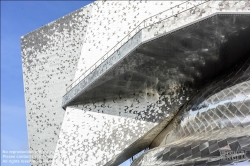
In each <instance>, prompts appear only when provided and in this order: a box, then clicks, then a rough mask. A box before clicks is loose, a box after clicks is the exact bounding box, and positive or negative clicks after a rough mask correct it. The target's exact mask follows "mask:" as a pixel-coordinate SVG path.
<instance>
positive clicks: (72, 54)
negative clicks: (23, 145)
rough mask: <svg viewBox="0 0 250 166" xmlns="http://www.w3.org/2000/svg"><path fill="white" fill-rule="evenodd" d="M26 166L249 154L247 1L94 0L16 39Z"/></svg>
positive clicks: (222, 160) (180, 161) (227, 160)
mask: <svg viewBox="0 0 250 166" xmlns="http://www.w3.org/2000/svg"><path fill="white" fill-rule="evenodd" d="M21 45H22V62H23V77H24V89H25V102H26V115H27V125H28V136H29V146H30V150H32V151H33V152H37V153H38V154H39V155H37V156H33V158H32V162H31V164H32V165H53V166H61V165H119V164H121V163H122V162H123V161H125V160H127V159H129V158H130V157H132V156H134V155H135V154H137V153H138V152H140V151H142V150H144V149H146V148H149V150H147V151H146V152H145V153H143V154H142V155H141V156H140V157H139V158H138V159H136V160H135V161H134V162H133V164H132V165H152V166H153V165H199V164H203V165H228V164H232V163H234V164H236V165H237V164H245V163H247V162H248V161H249V159H250V154H249V151H250V91H249V84H250V83H249V78H250V71H249V66H250V60H249V58H250V1H205V0H203V1H200V0H199V1H95V2H93V3H91V4H89V5H87V6H85V7H83V8H81V9H79V10H77V11H74V12H72V13H70V14H68V15H66V16H64V17H62V18H60V19H58V20H56V21H54V22H52V23H49V24H47V25H45V26H43V27H41V28H39V29H37V30H35V31H33V32H31V33H29V34H27V35H25V36H23V37H21Z"/></svg>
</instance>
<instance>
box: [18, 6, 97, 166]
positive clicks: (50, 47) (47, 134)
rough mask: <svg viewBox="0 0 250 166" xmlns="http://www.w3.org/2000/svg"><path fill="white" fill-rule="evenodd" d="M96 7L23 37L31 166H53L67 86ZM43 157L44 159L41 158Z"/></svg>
mask: <svg viewBox="0 0 250 166" xmlns="http://www.w3.org/2000/svg"><path fill="white" fill-rule="evenodd" d="M91 9H92V5H88V6H86V7H84V8H81V9H79V10H77V11H75V12H72V13H70V14H68V15H66V16H64V17H62V18H60V19H58V20H56V21H54V22H51V23H49V24H47V25H45V26H43V27H41V28H39V29H37V30H35V31H33V32H31V33H29V34H27V35H24V36H23V37H21V45H22V65H23V78H24V90H25V105H26V116H27V125H28V138H29V147H30V150H31V151H33V152H34V153H38V154H39V155H37V156H36V155H32V156H33V157H34V156H36V157H37V158H32V161H31V165H51V162H52V158H53V154H54V150H55V147H56V143H57V140H58V136H59V133H60V129H61V124H62V121H63V117H64V112H65V111H64V110H63V109H62V108H61V102H62V96H63V95H64V93H65V92H66V87H67V86H68V85H69V84H70V83H71V82H72V81H73V79H74V74H75V71H76V66H77V63H78V60H79V57H80V54H81V46H82V43H83V40H84V38H85V34H86V29H87V24H88V20H89V17H90V15H91ZM40 155H41V156H40Z"/></svg>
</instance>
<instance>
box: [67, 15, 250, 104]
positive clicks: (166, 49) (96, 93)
mask: <svg viewBox="0 0 250 166" xmlns="http://www.w3.org/2000/svg"><path fill="white" fill-rule="evenodd" d="M249 25H250V16H249V15H216V16H213V17H211V18H208V19H206V20H203V21H201V22H198V23H195V24H193V25H191V26H188V27H186V28H183V29H181V30H178V31H175V32H173V33H171V34H168V35H166V36H162V37H160V38H157V39H155V40H153V41H150V42H148V43H145V44H143V45H141V46H140V47H139V48H138V49H136V50H135V51H134V52H132V53H131V54H130V55H128V56H126V57H125V58H124V59H123V60H121V61H120V62H119V63H117V64H115V65H114V66H113V68H112V69H111V70H109V71H107V72H106V74H104V75H103V76H102V77H100V78H99V79H96V80H95V81H94V82H93V83H92V84H90V85H89V86H88V88H86V89H85V90H84V91H83V92H82V93H81V94H80V95H78V97H77V98H75V99H74V100H72V101H71V102H70V103H68V105H76V104H83V103H87V102H90V101H93V100H94V101H98V100H105V99H109V98H113V97H114V96H119V95H123V96H124V95H126V94H132V93H134V92H138V91H143V90H144V89H145V88H150V87H157V88H159V89H160V88H161V87H164V86H167V85H168V84H171V83H172V82H179V83H181V84H183V85H184V86H185V85H187V86H189V87H195V89H199V87H202V86H204V85H205V84H207V83H209V82H210V81H211V80H212V79H214V78H215V77H217V76H218V75H220V74H222V73H223V72H225V71H226V70H228V69H230V68H231V67H232V66H234V65H235V64H237V63H239V62H240V61H242V60H243V59H244V58H245V57H246V56H247V53H249V52H250V47H249V46H250V27H249ZM155 82H157V84H155Z"/></svg>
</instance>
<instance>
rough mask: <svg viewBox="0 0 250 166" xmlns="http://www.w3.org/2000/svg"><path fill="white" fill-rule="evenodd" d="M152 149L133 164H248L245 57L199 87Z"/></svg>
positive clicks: (249, 89)
mask: <svg viewBox="0 0 250 166" xmlns="http://www.w3.org/2000/svg"><path fill="white" fill-rule="evenodd" d="M249 56H250V54H248V57H249ZM152 146H157V147H156V148H153V149H151V150H150V151H148V152H146V153H145V154H143V155H142V156H141V157H140V158H139V159H137V160H136V161H135V162H134V163H133V164H132V165H229V164H234V163H235V164H245V165H250V162H249V163H248V161H249V159H250V58H249V59H248V60H246V61H245V62H244V63H242V64H238V65H237V66H236V67H235V68H234V69H233V70H232V71H231V72H229V73H228V74H225V75H224V76H223V77H218V78H217V79H216V80H215V81H213V82H212V83H210V84H209V85H207V86H206V87H204V88H202V89H201V90H200V92H199V93H197V95H196V96H195V97H193V98H192V99H191V100H190V101H189V102H188V103H186V104H185V105H184V106H183V107H182V108H181V109H180V111H179V113H178V114H177V116H176V117H175V118H174V119H173V120H172V122H171V123H170V124H169V125H168V126H167V127H166V128H165V129H164V131H162V133H161V134H160V135H159V136H158V137H157V138H156V139H155V140H154V142H153V144H152ZM243 161H244V163H242V162H243Z"/></svg>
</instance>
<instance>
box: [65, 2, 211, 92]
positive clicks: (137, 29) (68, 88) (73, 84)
mask: <svg viewBox="0 0 250 166" xmlns="http://www.w3.org/2000/svg"><path fill="white" fill-rule="evenodd" d="M201 1H204V3H205V2H207V1H209V0H201ZM185 3H186V4H187V3H191V2H190V1H189V0H188V1H185V2H183V3H180V4H178V5H176V6H174V7H171V8H169V9H167V10H165V11H162V12H160V13H158V14H156V15H153V16H151V17H149V18H146V19H145V20H143V21H142V22H141V23H140V24H139V25H138V26H136V27H135V28H134V29H133V30H132V31H131V32H129V33H128V34H127V35H126V36H125V37H124V38H123V39H121V40H120V41H119V42H118V43H117V44H116V45H115V46H114V47H112V48H111V49H110V50H109V51H108V52H107V53H106V54H105V55H104V56H102V57H101V58H100V59H99V60H98V61H97V62H96V63H95V64H93V65H92V66H91V67H90V68H89V69H87V70H86V71H85V72H84V73H83V74H82V75H80V76H79V77H78V78H77V79H76V80H75V81H74V82H73V83H71V84H70V85H69V86H68V87H67V88H66V94H67V92H69V91H70V90H71V89H73V87H74V86H75V85H77V84H79V83H80V81H81V80H82V79H81V78H82V77H84V78H85V77H86V76H87V75H89V74H90V73H92V71H94V70H95V69H96V68H97V67H98V66H99V65H100V64H101V63H102V62H104V61H106V59H107V58H109V57H110V56H111V55H112V54H113V53H114V52H115V51H117V50H118V49H119V48H120V47H121V46H123V44H125V43H126V42H128V41H129V39H130V38H131V37H133V36H134V35H135V34H137V32H139V31H140V30H141V29H144V28H146V27H148V26H150V25H153V24H154V23H158V22H160V21H162V20H165V19H169V18H171V17H173V16H176V15H177V14H179V13H182V12H178V13H175V14H173V15H171V16H170V17H167V18H159V21H156V22H153V24H149V25H146V21H148V20H149V19H151V18H153V17H157V16H160V15H161V14H162V13H164V12H167V11H169V10H171V9H173V8H175V7H179V6H180V5H183V4H185ZM201 4H203V3H201ZM201 4H198V5H194V6H192V7H190V8H188V9H191V8H194V7H197V6H199V5H201ZM188 9H186V10H188ZM186 10H184V11H186ZM150 21H151V20H150ZM141 25H142V28H140V26H141ZM133 32H135V34H134V35H131V34H132V33H133ZM126 38H128V39H127V40H126V41H124V40H125V39H126ZM119 44H120V47H119V48H116V47H117V46H118V45H119ZM112 50H114V51H113V52H112V53H111V51H112ZM66 94H65V95H66ZM65 95H64V96H65Z"/></svg>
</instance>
